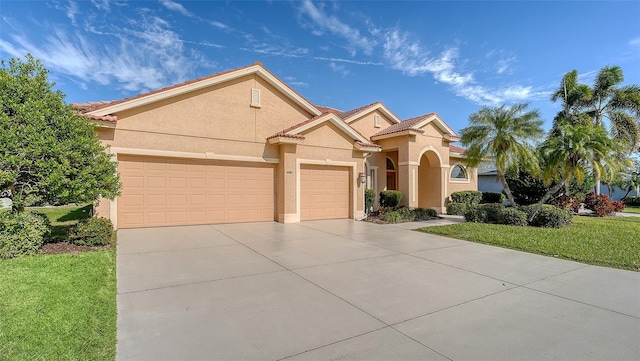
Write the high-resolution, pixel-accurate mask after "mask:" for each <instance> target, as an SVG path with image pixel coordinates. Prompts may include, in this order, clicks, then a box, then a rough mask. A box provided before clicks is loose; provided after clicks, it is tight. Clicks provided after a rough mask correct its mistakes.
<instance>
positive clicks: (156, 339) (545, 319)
mask: <svg viewBox="0 0 640 361" xmlns="http://www.w3.org/2000/svg"><path fill="white" fill-rule="evenodd" d="M417 226H419V224H415V223H414V224H402V225H398V226H392V225H376V224H371V223H364V222H356V221H351V220H332V221H313V222H303V223H300V224H279V223H253V224H225V225H207V226H191V227H170V228H147V229H132V230H121V231H119V235H118V236H119V240H118V312H119V314H118V359H120V360H280V359H291V360H297V359H308V360H342V359H344V360H446V359H451V360H525V359H526V360H533V359H535V360H549V359H564V360H639V359H640V273H636V272H629V271H622V270H615V269H609V268H602V267H594V266H587V265H584V264H580V263H575V262H569V261H563V260H558V259H554V258H551V257H543V256H538V255H533V254H528V253H522V252H517V251H511V250H505V249H501V248H496V247H491V246H485V245H479V244H475V243H469V242H464V241H459V240H454V239H449V238H444V237H439V236H433V235H427V234H423V233H418V232H414V231H411V230H409V229H407V228H412V227H413V228H415V227H417Z"/></svg>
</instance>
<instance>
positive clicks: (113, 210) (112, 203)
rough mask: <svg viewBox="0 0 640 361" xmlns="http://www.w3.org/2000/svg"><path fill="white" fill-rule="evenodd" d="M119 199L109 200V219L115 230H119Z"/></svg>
mask: <svg viewBox="0 0 640 361" xmlns="http://www.w3.org/2000/svg"><path fill="white" fill-rule="evenodd" d="M118 198H119V197H116V198H114V199H113V200H109V219H110V220H111V224H113V228H114V229H118Z"/></svg>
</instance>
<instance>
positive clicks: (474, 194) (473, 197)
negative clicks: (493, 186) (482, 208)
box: [451, 191, 482, 204]
mask: <svg viewBox="0 0 640 361" xmlns="http://www.w3.org/2000/svg"><path fill="white" fill-rule="evenodd" d="M481 200H482V192H478V191H461V192H453V193H451V202H453V203H463V204H478V203H480V201H481Z"/></svg>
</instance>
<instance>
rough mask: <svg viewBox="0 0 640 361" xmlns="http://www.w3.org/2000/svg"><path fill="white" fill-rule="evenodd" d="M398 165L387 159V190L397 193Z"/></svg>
mask: <svg viewBox="0 0 640 361" xmlns="http://www.w3.org/2000/svg"><path fill="white" fill-rule="evenodd" d="M396 177H397V171H396V165H395V164H394V163H393V161H392V160H391V158H389V157H387V190H390V191H395V190H397V187H396Z"/></svg>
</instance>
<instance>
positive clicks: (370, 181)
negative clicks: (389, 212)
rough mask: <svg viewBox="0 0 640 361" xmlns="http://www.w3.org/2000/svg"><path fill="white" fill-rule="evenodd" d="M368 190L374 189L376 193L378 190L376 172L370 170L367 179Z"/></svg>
mask: <svg viewBox="0 0 640 361" xmlns="http://www.w3.org/2000/svg"><path fill="white" fill-rule="evenodd" d="M367 188H369V189H373V190H374V191H375V190H376V189H378V187H376V170H375V169H369V177H367Z"/></svg>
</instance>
